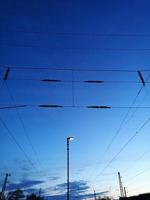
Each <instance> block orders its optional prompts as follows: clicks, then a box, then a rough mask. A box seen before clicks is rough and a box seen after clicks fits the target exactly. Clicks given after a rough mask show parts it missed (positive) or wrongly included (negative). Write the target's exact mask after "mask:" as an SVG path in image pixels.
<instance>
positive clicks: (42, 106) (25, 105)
mask: <svg viewBox="0 0 150 200" xmlns="http://www.w3.org/2000/svg"><path fill="white" fill-rule="evenodd" d="M0 106H1V107H0V109H9V108H16V107H17V108H19V107H20V108H23V107H39V108H89V109H128V108H131V109H150V106H141V107H137V106H132V107H130V106H105V105H85V106H84V105H83V106H82V105H79V106H78V105H74V106H72V105H59V104H37V105H36V104H24V105H21V104H18V105H12V104H0Z"/></svg>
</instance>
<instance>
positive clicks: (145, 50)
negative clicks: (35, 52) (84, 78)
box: [0, 43, 150, 53]
mask: <svg viewBox="0 0 150 200" xmlns="http://www.w3.org/2000/svg"><path fill="white" fill-rule="evenodd" d="M0 46H9V47H17V48H46V49H51V50H53V51H54V50H62V49H63V50H66V51H102V52H106V51H109V52H148V53H149V52H150V48H99V47H74V48H73V47H62V46H52V45H32V44H17V43H0Z"/></svg>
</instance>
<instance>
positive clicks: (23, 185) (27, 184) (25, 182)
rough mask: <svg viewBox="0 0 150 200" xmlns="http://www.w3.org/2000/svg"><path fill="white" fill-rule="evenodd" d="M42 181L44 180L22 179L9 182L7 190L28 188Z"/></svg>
mask: <svg viewBox="0 0 150 200" xmlns="http://www.w3.org/2000/svg"><path fill="white" fill-rule="evenodd" d="M42 183H44V181H41V180H22V181H20V182H19V183H10V184H9V185H8V186H7V189H8V190H15V189H24V188H30V187H33V186H36V185H39V184H42Z"/></svg>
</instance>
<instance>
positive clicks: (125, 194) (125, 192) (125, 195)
mask: <svg viewBox="0 0 150 200" xmlns="http://www.w3.org/2000/svg"><path fill="white" fill-rule="evenodd" d="M124 197H127V191H126V187H124Z"/></svg>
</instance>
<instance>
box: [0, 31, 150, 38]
mask: <svg viewBox="0 0 150 200" xmlns="http://www.w3.org/2000/svg"><path fill="white" fill-rule="evenodd" d="M0 32H1V33H2V32H4V33H25V34H28V33H29V34H37V35H42V36H43V35H52V36H53V35H54V36H75V37H76V36H83V37H85V36H89V37H150V33H146V34H137V33H96V32H54V31H33V30H26V29H1V30H0Z"/></svg>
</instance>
